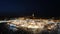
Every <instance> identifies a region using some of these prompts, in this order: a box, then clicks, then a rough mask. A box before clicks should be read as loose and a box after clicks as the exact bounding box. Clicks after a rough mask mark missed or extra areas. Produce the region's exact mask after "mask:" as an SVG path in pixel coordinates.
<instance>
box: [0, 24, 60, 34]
mask: <svg viewBox="0 0 60 34" xmlns="http://www.w3.org/2000/svg"><path fill="white" fill-rule="evenodd" d="M0 34H33V33H32V32H28V31H25V30H21V29H19V30H17V31H13V30H10V29H9V28H8V25H7V24H6V23H0ZM38 34H60V29H59V28H56V29H55V30H51V31H49V30H44V31H42V32H40V33H38Z"/></svg>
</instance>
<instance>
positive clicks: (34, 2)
mask: <svg viewBox="0 0 60 34" xmlns="http://www.w3.org/2000/svg"><path fill="white" fill-rule="evenodd" d="M59 5H60V3H59V1H58V0H53V1H51V0H0V16H30V15H32V13H33V12H34V13H35V15H36V16H45V17H50V16H54V17H58V16H60V12H59V11H60V9H59Z"/></svg>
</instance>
